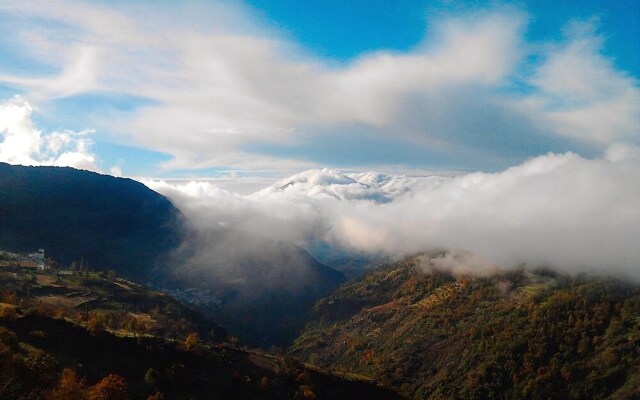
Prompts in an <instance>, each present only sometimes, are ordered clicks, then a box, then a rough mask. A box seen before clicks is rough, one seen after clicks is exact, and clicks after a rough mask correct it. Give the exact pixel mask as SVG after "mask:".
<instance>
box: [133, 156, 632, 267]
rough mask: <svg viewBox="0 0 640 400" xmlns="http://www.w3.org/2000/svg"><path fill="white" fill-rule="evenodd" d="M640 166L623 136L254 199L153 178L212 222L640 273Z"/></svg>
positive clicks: (401, 249) (349, 242)
mask: <svg viewBox="0 0 640 400" xmlns="http://www.w3.org/2000/svg"><path fill="white" fill-rule="evenodd" d="M639 168H640V150H639V149H638V148H637V147H633V146H625V145H615V146H612V147H611V148H610V150H609V151H608V152H607V156H606V157H605V158H603V159H585V158H582V157H580V156H578V155H576V154H573V153H565V154H548V155H545V156H540V157H536V158H533V159H531V160H528V161H527V162H525V163H522V164H520V165H518V166H515V167H512V168H509V169H507V170H505V171H502V172H500V173H495V174H487V173H473V174H468V175H464V176H457V177H451V178H442V177H417V178H415V177H414V178H407V177H387V176H383V175H377V174H372V173H367V174H351V175H343V174H340V173H338V172H335V171H328V170H316V171H308V172H305V173H302V174H298V175H295V176H293V177H291V178H289V179H286V180H283V181H281V182H278V183H277V184H275V185H273V186H272V187H269V188H266V189H264V190H262V191H259V192H256V193H254V194H252V195H248V196H241V195H238V194H234V193H231V192H228V191H224V190H220V189H218V188H217V187H216V186H214V185H211V184H210V183H204V182H191V183H188V184H182V185H170V184H168V183H166V182H145V183H146V184H147V185H148V186H149V187H151V188H152V189H154V190H157V191H159V192H161V193H163V194H165V195H167V196H168V197H169V198H171V199H172V200H173V201H174V202H175V203H176V204H177V205H178V207H180V208H181V209H182V210H183V211H184V212H185V214H186V215H187V217H189V218H190V219H191V221H193V222H194V223H195V224H197V225H198V226H199V227H200V229H204V230H206V229H211V227H223V228H228V229H231V230H243V231H247V232H250V233H253V234H259V235H262V236H265V237H269V238H271V239H277V240H289V241H293V242H296V243H298V244H301V245H305V244H306V243H312V242H314V241H318V240H322V241H327V242H329V243H332V244H333V245H334V246H336V247H337V248H347V249H351V250H354V251H364V252H369V253H372V254H377V253H379V252H382V253H386V254H392V255H402V254H410V253H414V252H419V251H425V250H430V249H438V248H446V249H454V250H456V249H460V250H464V251H471V252H473V253H475V254H477V255H478V256H479V257H482V258H483V259H485V260H487V262H488V263H498V264H502V265H515V264H516V263H519V262H526V263H529V264H533V265H537V266H538V265H552V266H554V267H557V268H560V269H561V270H564V271H570V272H585V271H595V272H598V273H623V274H626V275H628V276H631V277H634V278H636V279H639V278H640V269H638V265H639V263H640V249H639V248H638V246H637V243H639V241H640V230H638V226H640V185H639V183H640V182H639V180H638V171H639ZM474 265H475V264H474Z"/></svg>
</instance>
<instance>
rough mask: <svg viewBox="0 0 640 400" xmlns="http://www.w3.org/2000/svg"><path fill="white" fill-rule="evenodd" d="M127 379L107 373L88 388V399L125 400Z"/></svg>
mask: <svg viewBox="0 0 640 400" xmlns="http://www.w3.org/2000/svg"><path fill="white" fill-rule="evenodd" d="M127 398H128V396H127V381H126V379H124V378H123V377H121V376H119V375H115V374H109V375H107V376H106V377H105V378H104V379H102V380H101V381H100V382H98V383H96V384H95V385H94V386H92V387H91V388H90V389H89V400H127Z"/></svg>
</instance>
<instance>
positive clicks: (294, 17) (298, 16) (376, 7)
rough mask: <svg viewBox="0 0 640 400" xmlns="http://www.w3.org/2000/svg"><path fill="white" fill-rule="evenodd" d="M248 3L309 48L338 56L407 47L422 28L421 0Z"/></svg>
mask: <svg viewBox="0 0 640 400" xmlns="http://www.w3.org/2000/svg"><path fill="white" fill-rule="evenodd" d="M247 3H248V4H249V5H250V6H252V7H253V8H254V9H255V10H257V11H258V14H259V16H262V17H264V18H265V19H267V20H268V21H269V22H270V23H271V24H273V25H275V26H277V27H278V28H280V29H282V30H284V31H285V32H287V33H288V34H289V35H290V36H291V37H292V38H293V39H294V40H296V41H297V42H299V43H300V44H301V45H302V46H303V47H305V48H306V49H308V50H309V51H311V52H313V53H315V54H317V55H319V56H322V57H327V58H332V59H337V60H349V59H352V58H355V57H357V56H359V55H360V54H362V53H365V52H369V51H375V50H380V49H393V50H400V51H401V50H407V49H409V48H411V47H413V46H415V45H416V44H418V43H419V42H420V41H421V40H422V37H423V34H424V30H425V26H426V22H425V21H426V14H425V7H424V4H423V3H424V2H421V1H404V2H402V3H396V2H391V1H388V0H353V1H348V2H345V1H341V0H323V1H299V0H282V1H270V0H248V1H247ZM398 4H401V5H400V6H398Z"/></svg>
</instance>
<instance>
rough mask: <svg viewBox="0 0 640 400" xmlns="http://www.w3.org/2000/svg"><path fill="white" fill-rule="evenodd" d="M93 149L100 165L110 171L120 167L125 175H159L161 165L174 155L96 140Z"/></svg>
mask: <svg viewBox="0 0 640 400" xmlns="http://www.w3.org/2000/svg"><path fill="white" fill-rule="evenodd" d="M92 150H93V151H94V152H95V153H96V155H97V158H98V160H99V167H100V168H101V169H103V170H105V171H109V169H110V168H112V167H118V168H120V169H121V170H122V172H123V175H125V176H158V175H159V174H160V167H159V165H160V164H161V163H163V162H166V161H169V160H170V159H171V158H172V157H171V155H169V154H165V153H162V152H158V151H153V150H149V149H143V148H140V147H135V146H127V145H123V144H117V143H113V142H108V141H103V140H95V142H94V145H93V148H92Z"/></svg>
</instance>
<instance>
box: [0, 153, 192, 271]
mask: <svg viewBox="0 0 640 400" xmlns="http://www.w3.org/2000/svg"><path fill="white" fill-rule="evenodd" d="M182 236H183V232H182V221H181V214H180V212H179V211H178V210H177V209H176V208H175V207H174V206H173V205H172V204H171V202H170V201H169V200H167V199H166V198H165V197H163V196H161V195H160V194H158V193H156V192H154V191H153V190H150V189H149V188H147V187H146V186H144V185H143V184H141V183H139V182H136V181H133V180H131V179H125V178H115V177H113V176H108V175H101V174H97V173H94V172H89V171H81V170H77V169H73V168H59V167H25V166H18V165H9V164H5V163H0V249H5V250H11V251H23V252H26V251H34V250H36V249H38V248H43V249H45V251H46V254H47V256H48V257H50V258H52V259H54V260H55V261H57V262H58V263H60V264H65V265H66V264H70V263H72V262H73V261H76V262H78V263H79V262H81V261H82V262H84V263H86V264H88V265H90V266H91V267H92V268H94V269H115V270H117V271H118V272H120V273H121V274H123V275H125V276H129V277H135V278H140V279H148V278H149V277H150V276H153V274H155V273H156V272H157V268H158V267H160V266H162V262H163V260H164V259H165V258H166V257H167V255H168V254H169V253H170V252H171V251H172V250H174V249H175V248H176V247H177V246H178V245H179V244H180V243H181V240H182Z"/></svg>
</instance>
